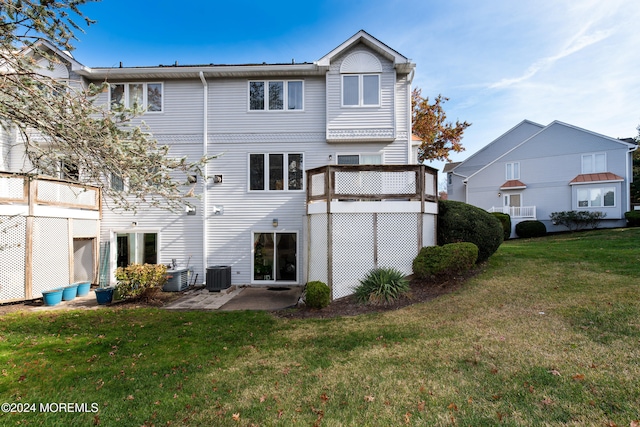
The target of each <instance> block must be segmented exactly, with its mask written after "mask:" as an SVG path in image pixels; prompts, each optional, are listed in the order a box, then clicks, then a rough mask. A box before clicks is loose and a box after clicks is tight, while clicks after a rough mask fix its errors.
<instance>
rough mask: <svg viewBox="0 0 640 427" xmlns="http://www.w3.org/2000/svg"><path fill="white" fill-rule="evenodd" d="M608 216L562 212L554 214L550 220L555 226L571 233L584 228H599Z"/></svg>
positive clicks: (587, 212) (550, 216)
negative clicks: (562, 227) (559, 226)
mask: <svg viewBox="0 0 640 427" xmlns="http://www.w3.org/2000/svg"><path fill="white" fill-rule="evenodd" d="M606 216H607V214H605V213H603V212H599V211H596V212H589V211H562V212H552V213H551V215H549V218H551V222H553V224H554V225H562V226H564V227H567V228H568V229H569V230H570V231H577V230H580V229H583V228H592V229H595V228H598V225H599V224H600V221H602V220H603V219H604V218H605V217H606Z"/></svg>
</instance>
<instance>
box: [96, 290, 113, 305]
mask: <svg viewBox="0 0 640 427" xmlns="http://www.w3.org/2000/svg"><path fill="white" fill-rule="evenodd" d="M113 290H114V288H112V287H111V288H97V289H96V301H98V304H100V305H104V304H109V303H110V302H111V300H112V299H113Z"/></svg>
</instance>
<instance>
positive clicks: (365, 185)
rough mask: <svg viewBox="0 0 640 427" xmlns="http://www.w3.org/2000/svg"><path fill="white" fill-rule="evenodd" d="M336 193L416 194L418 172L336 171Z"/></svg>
mask: <svg viewBox="0 0 640 427" xmlns="http://www.w3.org/2000/svg"><path fill="white" fill-rule="evenodd" d="M335 180H336V182H335V192H336V194H338V195H339V194H355V195H360V194H361V195H371V194H374V195H375V194H415V192H416V174H415V172H412V171H401V172H382V171H366V172H352V171H336V174H335Z"/></svg>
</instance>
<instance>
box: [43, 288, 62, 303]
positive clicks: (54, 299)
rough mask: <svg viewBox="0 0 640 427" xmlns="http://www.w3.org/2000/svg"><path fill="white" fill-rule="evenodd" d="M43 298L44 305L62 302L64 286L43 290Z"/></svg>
mask: <svg viewBox="0 0 640 427" xmlns="http://www.w3.org/2000/svg"><path fill="white" fill-rule="evenodd" d="M42 300H43V301H44V305H48V306H54V305H58V304H60V301H62V288H60V289H52V290H50V291H43V292H42Z"/></svg>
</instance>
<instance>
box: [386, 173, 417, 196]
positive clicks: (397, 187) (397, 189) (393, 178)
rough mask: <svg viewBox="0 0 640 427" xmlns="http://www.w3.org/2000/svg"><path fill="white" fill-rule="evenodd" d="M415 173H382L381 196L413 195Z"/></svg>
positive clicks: (414, 191) (414, 190)
mask: <svg viewBox="0 0 640 427" xmlns="http://www.w3.org/2000/svg"><path fill="white" fill-rule="evenodd" d="M416 188H417V186H416V173H415V172H412V171H402V172H383V173H382V191H381V193H382V194H415V193H416Z"/></svg>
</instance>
